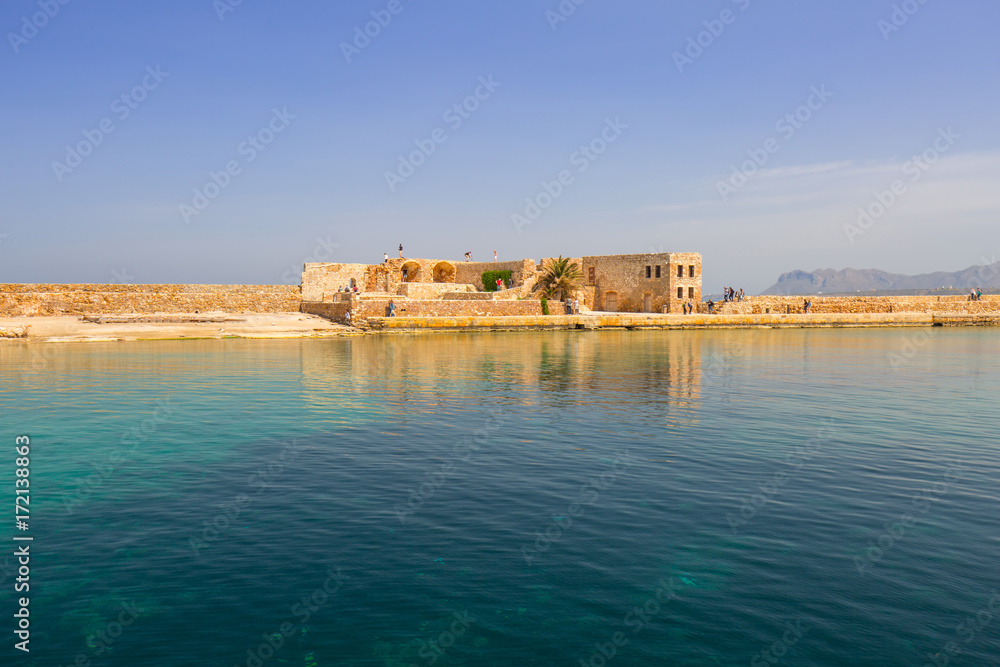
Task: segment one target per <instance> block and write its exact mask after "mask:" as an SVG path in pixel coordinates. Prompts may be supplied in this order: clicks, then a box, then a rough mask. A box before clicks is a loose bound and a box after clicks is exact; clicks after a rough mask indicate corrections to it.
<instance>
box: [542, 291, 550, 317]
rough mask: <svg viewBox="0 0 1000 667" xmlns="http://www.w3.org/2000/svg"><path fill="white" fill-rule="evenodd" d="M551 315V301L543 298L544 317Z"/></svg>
mask: <svg viewBox="0 0 1000 667" xmlns="http://www.w3.org/2000/svg"><path fill="white" fill-rule="evenodd" d="M548 314H549V300H548V299H546V298H545V297H544V296H543V297H542V315H548Z"/></svg>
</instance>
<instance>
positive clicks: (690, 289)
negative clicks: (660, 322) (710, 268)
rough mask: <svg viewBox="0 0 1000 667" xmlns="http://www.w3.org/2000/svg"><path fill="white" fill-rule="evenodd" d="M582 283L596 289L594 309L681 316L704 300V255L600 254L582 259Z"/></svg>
mask: <svg viewBox="0 0 1000 667" xmlns="http://www.w3.org/2000/svg"><path fill="white" fill-rule="evenodd" d="M581 263H582V266H581V268H582V273H583V280H582V283H583V285H584V286H586V287H587V288H588V291H589V290H593V292H592V294H593V297H592V298H593V305H590V304H588V305H589V306H590V308H591V309H592V310H600V311H607V312H630V313H680V312H682V307H681V305H682V304H683V303H686V302H687V301H689V300H691V301H694V303H695V306H697V305H698V303H699V302H700V301H701V255H700V254H699V253H696V252H671V253H651V254H641V255H598V256H593V257H583V258H582V259H581Z"/></svg>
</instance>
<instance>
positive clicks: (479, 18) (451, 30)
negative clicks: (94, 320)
mask: <svg viewBox="0 0 1000 667" xmlns="http://www.w3.org/2000/svg"><path fill="white" fill-rule="evenodd" d="M47 2H48V4H49V5H51V6H48V5H47V4H46V3H47ZM894 4H896V5H900V4H904V3H900V2H898V0H897V1H896V2H895V3H894V2H892V1H885V2H883V1H880V0H810V1H808V2H802V1H801V0H799V1H795V2H793V1H791V0H777V1H772V2H764V1H763V0H738V1H734V0H712V1H710V2H707V1H704V0H699V1H697V2H696V1H693V0H690V1H678V2H669V3H668V2H653V1H652V0H648V1H637V0H616V1H615V2H611V1H609V0H586V1H585V2H583V3H582V4H581V5H579V6H577V5H575V4H573V3H572V0H566V2H564V3H563V6H564V7H575V11H573V13H572V14H570V15H569V16H562V15H560V14H558V12H559V7H560V2H559V1H558V0H508V1H505V2H475V1H470V0H463V1H461V2H459V1H457V0H439V1H436V2H421V1H419V0H398V5H397V4H396V3H394V2H390V1H389V0H376V1H367V0H366V1H363V2H362V1H359V2H338V3H327V2H322V3H321V2H295V3H290V2H289V3H274V2H260V1H256V2H254V1H251V0H244V1H243V2H242V3H240V4H239V5H236V6H232V7H230V6H229V4H228V3H227V0H218V1H217V2H215V3H213V2H212V0H197V1H194V0H179V1H176V2H169V3H168V2H160V3H151V2H125V1H124V0H110V1H106V2H99V3H97V2H83V0H69V2H68V3H67V4H65V5H62V4H59V2H58V0H42V2H41V5H40V3H39V2H38V0H34V1H28V0H7V1H6V2H4V3H3V5H2V9H0V28H2V31H3V33H4V40H3V44H2V45H0V89H2V91H3V95H2V98H0V108H2V117H3V121H4V122H3V124H2V126H0V127H2V129H0V169H2V178H0V235H4V236H0V282H121V281H123V280H124V281H131V282H147V283H149V282H180V283H190V282H206V283H281V282H290V281H292V280H297V275H296V273H297V271H298V270H299V269H300V265H301V264H302V262H303V261H315V260H319V259H324V258H328V259H330V260H332V261H343V262H378V261H380V260H381V258H382V253H383V252H388V253H390V254H393V253H395V250H396V247H397V245H398V244H399V243H403V244H404V246H405V251H406V254H407V255H409V256H415V257H444V258H455V259H460V258H461V257H462V255H463V253H464V252H465V251H467V250H471V251H472V252H473V253H474V256H475V257H476V258H477V259H479V258H484V259H485V258H488V257H492V250H493V249H494V248H495V249H497V250H498V251H499V255H500V257H501V258H503V259H510V258H520V257H532V258H535V259H538V258H540V257H542V256H549V255H555V254H563V255H572V256H579V255H583V254H605V253H631V252H647V251H651V250H655V251H661V250H662V251H698V252H701V253H702V254H703V255H704V261H705V280H706V288H707V289H709V290H712V291H718V290H719V289H721V286H722V285H723V284H726V285H735V286H738V287H744V288H746V289H747V291H748V292H757V291H760V290H762V289H764V288H766V287H767V286H768V285H770V284H771V283H773V282H774V280H775V279H776V278H777V276H778V274H779V273H781V272H784V271H790V270H793V269H805V270H812V269H816V268H845V267H854V268H882V269H886V270H890V271H897V272H904V273H919V272H923V271H932V270H957V269H960V268H964V267H966V266H969V265H972V264H977V263H980V262H981V260H982V259H983V258H986V259H991V258H992V257H993V256H995V255H997V254H1000V232H998V229H1000V227H998V225H997V222H998V213H1000V187H997V180H998V177H1000V125H998V122H997V120H998V118H1000V113H998V111H1000V109H998V101H1000V85H998V84H1000V77H998V71H1000V40H998V39H997V33H996V26H997V25H998V24H1000V5H998V4H997V3H996V2H995V0H948V1H947V2H945V0H926V2H924V4H920V3H919V1H918V0H909V5H908V7H909V9H910V10H911V11H912V15H903V14H898V15H897V16H896V22H897V23H899V24H901V25H899V26H896V25H894V24H892V23H891V21H892V18H893V11H894V10H893V5H894ZM390 5H392V8H393V9H396V10H397V13H396V14H392V13H390V12H389V8H390ZM40 6H48V11H49V13H51V14H54V15H53V16H51V17H49V16H45V15H44V14H39V12H43V11H44V9H43V8H40ZM225 9H231V10H232V11H223V10H225ZM726 11H728V12H730V13H727V14H723V12H726ZM372 12H375V13H376V15H377V16H380V17H381V18H382V20H383V22H385V19H386V17H387V16H388V17H391V21H390V22H388V23H387V25H385V26H384V27H382V26H376V25H371V26H368V27H369V30H370V31H371V32H373V33H375V32H377V35H376V36H375V37H374V38H371V39H370V41H369V42H368V43H367V44H366V42H365V41H363V40H358V42H357V44H359V45H362V46H363V47H364V48H357V46H354V48H353V50H349V51H350V52H349V53H348V54H347V56H345V47H344V44H345V43H347V44H352V45H353V43H354V41H355V38H356V28H360V29H361V30H362V31H363V30H364V28H365V24H366V23H369V22H371V21H373V20H374V19H373V16H372ZM567 13H568V12H567ZM220 15H221V18H220ZM904 16H905V19H906V20H905V22H903V20H902V19H903V17H904ZM556 17H558V18H559V19H563V18H565V20H558V21H557V20H556ZM723 19H724V20H725V21H728V22H723ZM25 21H27V25H26V23H25ZM33 21H34V23H36V24H41V25H42V27H40V28H36V26H32V25H31V23H32V22H33ZM706 21H707V22H708V26H706V24H705V22H706ZM880 21H882V22H883V23H882V24H881V26H880ZM887 26H891V27H892V28H896V27H898V30H896V29H893V30H890V29H889V28H887ZM376 27H377V28H378V30H376ZM711 30H714V31H715V33H717V34H712V33H711V32H710V31H711ZM699 33H702V34H700V35H699ZM699 38H700V40H701V41H702V43H703V44H704V45H705V46H703V47H701V52H700V53H699V52H698V50H697V49H695V48H692V49H691V50H690V52H689V53H688V54H687V55H685V56H684V57H685V58H690V60H681V61H679V60H678V57H677V56H676V55H675V53H681V54H684V53H685V51H686V50H687V49H688V48H689V46H690V43H691V42H689V39H691V40H694V41H695V42H697V41H698V40H699ZM691 55H694V56H696V57H691ZM348 56H349V57H350V62H348ZM147 68H148V69H147ZM149 72H158V73H157V74H156V76H153V75H152V74H150V73H149ZM490 77H492V81H493V82H495V83H496V84H499V85H494V84H491V85H490V87H489V88H487V87H485V86H483V85H482V84H481V83H480V80H481V78H482V80H486V81H490V80H491V79H490ZM137 86H138V87H139V88H138V89H137ZM143 86H145V87H143ZM824 86H825V91H826V92H827V93H829V96H828V97H827V95H826V94H824V95H823V97H822V98H821V97H816V96H813V97H812V98H810V96H811V95H814V94H813V93H812V92H811V91H812V90H813V89H814V88H815V89H816V90H823V87H824ZM477 90H478V92H479V94H480V97H481V98H484V99H481V100H476V99H472V100H469V101H468V102H467V104H468V106H469V107H471V108H474V111H467V110H463V111H462V114H463V116H465V117H462V116H459V115H458V113H457V112H455V111H451V112H450V113H449V110H450V109H453V107H454V105H456V104H460V105H461V104H462V103H463V101H465V100H466V98H468V97H469V96H470V95H471V96H474V95H475V94H476V92H477ZM133 91H135V92H133ZM123 95H125V96H126V98H125V100H124V101H123V100H122V96H123ZM137 98H142V99H141V101H140V100H138V99H137ZM808 102H812V104H813V107H814V108H813V109H808V107H806V108H804V109H800V107H801V106H802V105H804V104H807V103H808ZM133 107H134V108H133ZM476 107H478V108H476ZM275 110H277V111H278V116H275ZM796 112H798V113H799V115H800V119H801V118H805V120H804V121H802V120H799V121H796V125H797V126H798V127H794V126H792V125H791V124H789V123H787V121H786V122H785V124H783V125H780V126H779V125H776V123H778V121H780V120H781V119H782V118H783V117H785V115H786V114H795V113H796ZM126 113H127V115H126ZM289 114H290V115H291V116H293V117H291V118H290V117H289V116H288V115H289ZM608 119H610V120H611V125H616V127H615V129H611V126H610V125H609V124H608ZM459 121H460V123H461V124H460V125H459ZM102 123H104V127H105V128H107V127H109V126H113V131H112V132H110V133H109V134H105V133H104V132H103V131H101V129H100V128H101V126H102ZM109 124H110V125H109ZM269 125H270V126H271V127H270V128H269ZM949 127H950V128H951V135H950V138H949V139H948V140H944V139H939V137H942V136H943V135H942V134H939V130H943V131H944V132H945V134H947V129H948V128H949ZM779 128H780V129H779ZM789 128H791V129H789ZM275 129H277V130H280V131H277V132H275V131H274V130H275ZM435 130H439V131H438V132H437V134H436V135H435V134H434V133H435ZM85 133H87V134H88V135H89V137H90V138H89V139H88V138H87V135H85ZM602 133H603V134H604V138H601V137H602ZM101 135H103V136H101ZM956 135H957V136H956ZM252 136H253V137H257V138H256V139H254V141H256V142H257V143H258V146H259V147H260V150H258V148H254V147H253V144H252V143H250V142H248V138H249V137H252ZM432 136H436V137H437V138H438V140H439V142H434V140H433V139H432V138H431V137H432ZM97 138H100V141H99V142H98V141H96V139H97ZM609 138H610V139H614V140H613V141H611V142H608V143H605V139H609ZM769 139H773V141H771V142H768V140H769ZM267 140H270V143H266V144H265V143H263V142H264V141H267ZM936 140H937V141H938V146H937V149H942V150H940V151H939V152H932V153H930V154H929V155H930V156H931V157H934V156H935V155H937V156H938V157H937V159H936V160H935V161H934V162H933V164H925V165H924V166H923V167H921V166H916V167H915V166H914V164H909V165H908V164H907V162H908V161H909V160H910V159H911V157H912V156H913V155H915V154H920V153H923V152H924V151H925V150H928V149H933V150H934V151H937V149H934V148H933V147H934V145H935V141H936ZM418 141H420V142H423V143H424V145H425V146H429V145H430V144H428V141H429V142H430V143H432V144H434V151H433V153H432V154H431V155H429V156H426V157H425V156H423V155H418V156H416V157H417V161H422V164H420V165H419V166H418V167H417V168H416V169H415V170H414V171H413V173H412V175H410V173H409V171H408V170H407V168H404V169H403V170H402V172H399V171H397V170H398V169H399V156H400V155H406V156H408V155H409V154H410V153H411V152H412V151H415V150H418V148H417V144H416V143H415V142H418ZM81 142H83V145H82V147H80V144H81ZM591 142H594V143H593V146H594V151H595V152H593V153H591V154H590V156H586V155H585V154H584V153H581V152H578V151H579V150H580V147H581V146H585V145H589V144H591ZM67 146H70V147H73V150H74V151H76V148H78V147H80V148H81V150H80V152H81V153H82V152H86V153H88V154H87V155H85V156H80V157H79V159H77V158H74V157H73V156H72V155H67ZM768 147H769V148H770V149H771V152H770V153H768V152H767V150H766V148H768ZM601 148H603V149H604V151H603V153H601V154H599V155H598V154H597V153H596V151H597V150H599V149H601ZM748 151H749V152H750V153H748ZM751 154H755V155H757V156H758V158H760V157H761V156H762V155H766V161H763V164H762V165H761V166H758V165H756V164H752V163H750V164H749V165H748V166H747V169H746V170H745V171H747V173H749V172H751V171H752V172H754V173H752V175H750V176H749V177H748V178H747V179H746V182H745V183H742V182H741V181H740V180H739V179H737V180H733V181H728V180H727V179H729V178H730V177H731V176H732V167H733V166H734V165H736V166H737V167H739V166H740V165H741V164H742V163H744V162H745V161H746V160H748V159H750V155H751ZM251 157H252V159H251ZM421 158H423V159H422V160H421ZM74 165H75V166H74ZM227 165H229V166H231V167H232V168H233V171H234V172H235V174H234V175H231V174H226V175H220V173H222V172H225V170H226V168H227ZM213 172H214V173H215V174H216V178H217V180H219V181H220V182H223V183H226V181H227V180H228V183H227V184H226V187H224V188H218V187H216V186H214V184H213V185H209V184H212V180H211V176H210V174H211V173H213ZM387 172H395V173H396V175H397V176H399V174H400V173H403V174H404V175H406V178H405V179H400V180H397V179H395V178H393V179H387V176H386V173H387ZM560 172H566V173H564V174H563V176H564V178H565V180H566V183H565V184H564V185H563V184H558V185H551V183H552V182H553V181H555V182H556V183H558V178H559V175H560ZM388 180H392V181H393V183H392V187H390V184H389V183H388V182H387V181H388ZM897 180H898V181H899V182H900V183H899V185H902V188H900V192H901V194H899V195H898V196H897V195H893V197H895V201H893V202H892V203H891V204H890V205H889V206H888V207H887V211H886V212H885V213H884V214H883V215H882V216H881V217H877V218H873V219H872V221H871V223H865V224H866V225H867V226H866V228H864V229H861V228H860V227H859V228H858V229H857V230H855V231H854V232H851V231H850V228H848V229H847V230H845V225H856V224H857V218H858V208H859V207H864V208H869V207H871V205H872V204H873V203H876V202H877V199H876V196H875V192H876V191H878V192H883V191H891V187H892V184H893V182H894V181H897ZM543 181H546V182H549V183H550V186H549V188H550V190H552V191H554V192H555V191H558V190H559V188H560V187H561V188H562V190H561V192H559V194H558V196H556V197H555V198H554V199H553V200H552V201H551V203H550V202H549V200H548V195H547V193H546V191H545V189H544V187H543V185H542V182H543ZM721 182H726V183H728V184H729V186H733V185H734V184H737V185H739V187H734V189H733V190H729V189H728V187H724V188H722V190H725V199H724V198H723V194H722V193H720V183H721ZM206 185H208V193H209V194H213V195H215V196H214V198H212V199H210V200H209V199H208V198H206V199H205V200H199V199H198V198H197V197H196V195H195V190H196V189H198V190H199V191H201V192H203V193H204V190H205V188H206ZM540 195H541V197H540ZM526 198H531V199H535V200H536V201H538V200H539V199H540V202H539V203H542V204H548V206H547V208H544V210H540V214H539V215H537V217H536V219H534V220H533V221H532V223H531V224H521V225H519V226H518V225H515V224H514V223H513V221H512V216H513V215H515V214H516V215H521V216H525V215H526V213H529V214H532V215H534V212H533V211H531V210H528V211H527V212H526V210H525V209H526V207H527V204H526V202H525V199H526ZM883 199H886V201H888V198H887V196H884V197H883ZM195 204H201V205H202V208H201V210H198V209H197V208H196V207H195ZM205 204H207V205H205ZM182 205H184V206H188V207H190V209H182ZM185 210H186V211H187V214H185ZM191 210H194V211H197V214H192V212H191ZM872 210H873V211H875V212H876V213H877V212H878V210H879V209H878V206H875V208H874V209H872ZM858 230H860V231H861V233H860V234H858V233H856V232H857V231H858ZM317 238H320V239H322V240H323V245H326V246H327V248H323V247H320V246H318V244H317ZM317 250H318V252H317Z"/></svg>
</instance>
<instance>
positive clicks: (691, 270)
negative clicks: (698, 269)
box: [688, 264, 694, 278]
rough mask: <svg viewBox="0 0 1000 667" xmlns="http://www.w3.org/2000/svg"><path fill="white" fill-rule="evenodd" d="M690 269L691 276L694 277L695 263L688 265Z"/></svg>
mask: <svg viewBox="0 0 1000 667" xmlns="http://www.w3.org/2000/svg"><path fill="white" fill-rule="evenodd" d="M688 271H689V272H690V276H691V277H692V278H694V264H692V265H691V266H689V267H688Z"/></svg>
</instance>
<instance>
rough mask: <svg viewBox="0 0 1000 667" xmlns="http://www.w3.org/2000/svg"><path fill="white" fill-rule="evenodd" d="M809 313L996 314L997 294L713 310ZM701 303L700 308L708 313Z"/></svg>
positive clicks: (772, 301) (736, 305) (763, 299)
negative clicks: (973, 298) (977, 298)
mask: <svg viewBox="0 0 1000 667" xmlns="http://www.w3.org/2000/svg"><path fill="white" fill-rule="evenodd" d="M807 300H808V301H810V302H811V303H812V305H811V307H810V309H809V310H810V312H812V313H968V314H976V313H996V312H1000V295H985V294H984V295H983V298H982V300H980V301H969V297H967V296H958V295H944V296H804V297H803V296H750V297H746V298H745V299H744V300H743V301H730V302H725V303H718V304H716V308H715V312H716V313H723V314H733V315H765V314H769V313H770V314H794V313H801V312H803V309H804V307H805V302H806V301H807ZM707 310H708V307H707V306H706V305H705V304H701V305H700V308H699V311H700V312H707Z"/></svg>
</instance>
